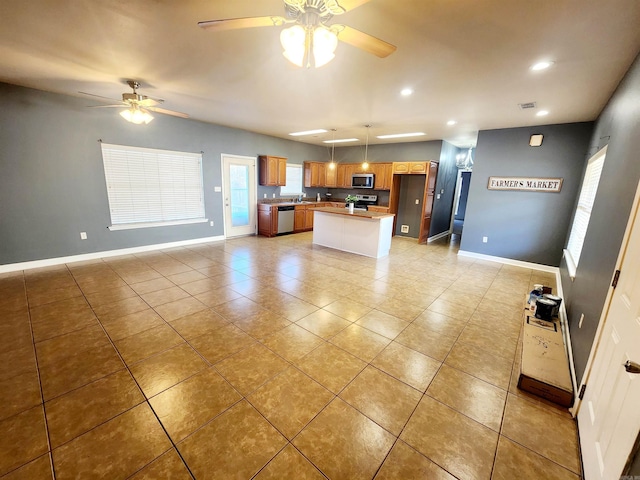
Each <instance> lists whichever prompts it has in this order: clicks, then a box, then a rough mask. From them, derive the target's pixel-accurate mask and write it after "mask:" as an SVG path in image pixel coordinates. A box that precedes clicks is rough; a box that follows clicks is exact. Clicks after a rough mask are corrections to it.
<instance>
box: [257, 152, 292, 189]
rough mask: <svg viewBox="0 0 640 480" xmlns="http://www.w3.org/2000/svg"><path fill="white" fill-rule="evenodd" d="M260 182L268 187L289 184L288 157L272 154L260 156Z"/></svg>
mask: <svg viewBox="0 0 640 480" xmlns="http://www.w3.org/2000/svg"><path fill="white" fill-rule="evenodd" d="M258 162H259V182H260V185H264V186H267V187H281V186H284V185H286V184H287V159H286V158H285V157H274V156H271V155H260V156H258Z"/></svg>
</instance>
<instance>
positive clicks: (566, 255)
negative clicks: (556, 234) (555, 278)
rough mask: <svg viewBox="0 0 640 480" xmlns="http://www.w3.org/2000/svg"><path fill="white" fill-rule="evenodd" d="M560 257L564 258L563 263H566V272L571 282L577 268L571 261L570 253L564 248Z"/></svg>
mask: <svg viewBox="0 0 640 480" xmlns="http://www.w3.org/2000/svg"><path fill="white" fill-rule="evenodd" d="M562 256H563V257H564V260H565V262H567V271H568V272H569V277H570V278H571V281H572V282H573V281H574V280H575V278H576V270H577V269H578V267H577V266H576V264H575V263H574V261H573V257H572V256H571V252H569V250H567V249H566V248H564V249H562Z"/></svg>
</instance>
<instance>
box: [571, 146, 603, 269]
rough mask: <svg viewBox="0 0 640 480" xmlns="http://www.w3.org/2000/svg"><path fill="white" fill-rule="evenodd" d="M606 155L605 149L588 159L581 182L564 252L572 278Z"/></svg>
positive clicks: (580, 252) (578, 259)
mask: <svg viewBox="0 0 640 480" xmlns="http://www.w3.org/2000/svg"><path fill="white" fill-rule="evenodd" d="M606 153H607V150H606V147H605V148H604V149H602V150H601V151H600V152H598V153H597V154H595V155H594V156H593V157H591V158H590V159H589V163H588V164H587V170H586V172H585V174H584V180H583V181H582V189H581V190H580V197H579V199H578V206H577V208H576V213H575V216H574V218H573V225H572V226H571V233H570V234H569V241H568V243H567V248H566V250H565V257H566V259H567V266H568V267H569V274H570V275H571V276H572V277H574V276H575V274H576V269H577V268H578V262H579V261H580V255H581V254H582V246H583V245H584V237H585V236H586V234H587V227H588V226H589V219H590V218H591V209H592V208H593V202H594V201H595V199H596V192H597V191H598V184H599V183H600V175H601V174H602V167H604V159H605V157H606Z"/></svg>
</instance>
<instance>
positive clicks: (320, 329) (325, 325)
mask: <svg viewBox="0 0 640 480" xmlns="http://www.w3.org/2000/svg"><path fill="white" fill-rule="evenodd" d="M296 324H297V325H300V326H301V327H302V328H304V329H306V330H309V331H310V332H311V333H314V334H315V335H318V336H319V337H322V338H324V339H325V340H327V339H329V338H331V337H333V336H334V335H336V334H337V333H338V332H340V331H341V330H344V329H345V328H346V327H348V326H349V325H351V322H350V321H348V320H345V319H344V318H342V317H339V316H338V315H335V314H333V313H331V312H328V311H327V310H324V309H321V310H316V311H315V312H313V313H312V314H311V315H307V316H306V317H304V318H302V319H300V320H298V321H297V322H296Z"/></svg>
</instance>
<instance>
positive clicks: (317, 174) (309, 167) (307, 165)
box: [304, 162, 328, 187]
mask: <svg viewBox="0 0 640 480" xmlns="http://www.w3.org/2000/svg"><path fill="white" fill-rule="evenodd" d="M327 165H328V164H327V163H325V162H304V186H305V187H325V186H326V178H327V168H328V167H327Z"/></svg>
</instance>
